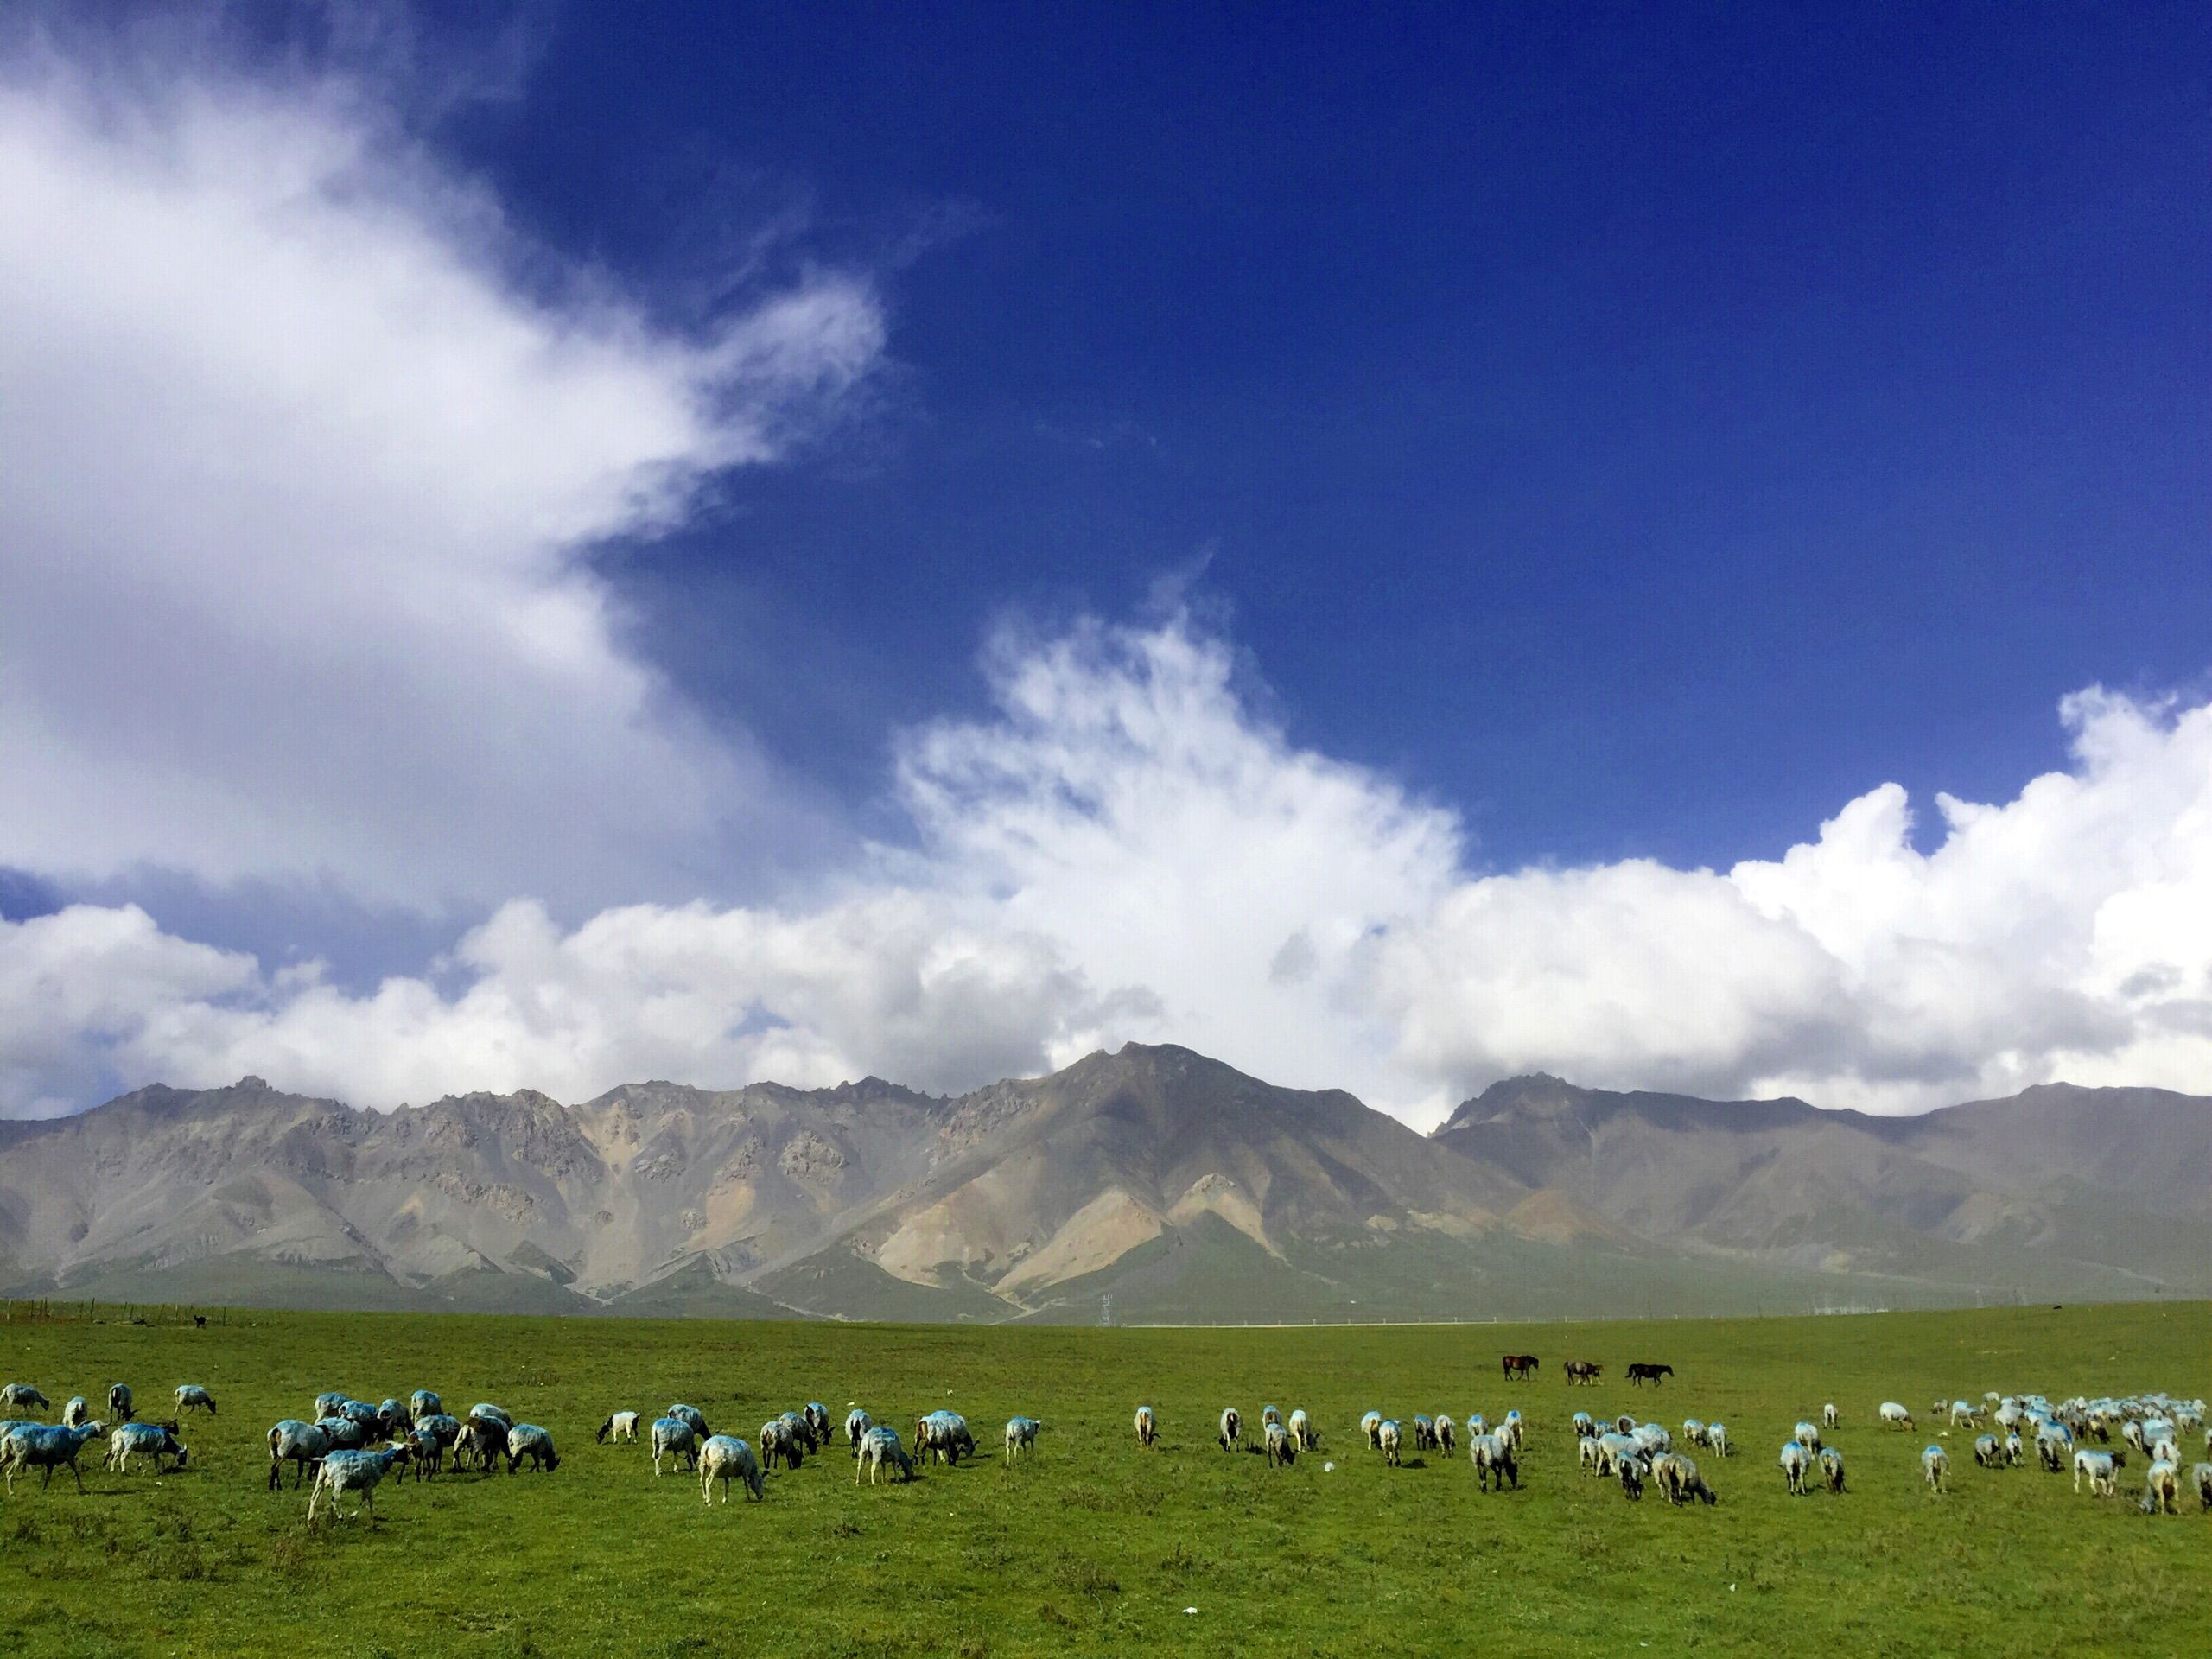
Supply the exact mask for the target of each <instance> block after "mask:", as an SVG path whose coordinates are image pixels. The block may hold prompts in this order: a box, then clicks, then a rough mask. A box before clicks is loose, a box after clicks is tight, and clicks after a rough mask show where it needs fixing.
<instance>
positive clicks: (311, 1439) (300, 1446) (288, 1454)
mask: <svg viewBox="0 0 2212 1659" xmlns="http://www.w3.org/2000/svg"><path fill="white" fill-rule="evenodd" d="M329 1450H330V1436H329V1435H327V1434H326V1433H323V1432H322V1430H321V1429H320V1428H318V1427H316V1426H315V1424H313V1423H303V1422H302V1421H300V1420H299V1419H298V1418H296V1417H287V1418H285V1419H284V1421H282V1422H280V1423H278V1424H277V1427H274V1428H272V1429H270V1431H269V1490H270V1491H272V1492H273V1491H276V1490H277V1484H278V1481H279V1478H280V1477H281V1476H282V1474H283V1467H284V1463H285V1460H286V1459H290V1460H291V1463H292V1465H293V1469H292V1484H293V1486H294V1487H295V1488H297V1487H298V1485H299V1484H300V1477H301V1476H302V1475H303V1474H305V1473H306V1472H307V1467H308V1465H309V1464H311V1463H321V1461H322V1459H323V1456H324V1454H325V1453H326V1452H328V1451H329Z"/></svg>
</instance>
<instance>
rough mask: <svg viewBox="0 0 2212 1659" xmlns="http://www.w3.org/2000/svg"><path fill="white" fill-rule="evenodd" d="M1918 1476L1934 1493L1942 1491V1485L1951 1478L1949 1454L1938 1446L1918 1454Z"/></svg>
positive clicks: (1930, 1447)
mask: <svg viewBox="0 0 2212 1659" xmlns="http://www.w3.org/2000/svg"><path fill="white" fill-rule="evenodd" d="M1920 1476H1921V1478H1922V1479H1923V1480H1925V1481H1926V1482H1927V1483H1928V1484H1929V1486H1931V1487H1933V1488H1934V1489H1935V1490H1936V1491H1939V1492H1940V1491H1942V1490H1943V1483H1944V1482H1945V1481H1947V1480H1948V1479H1949V1478H1951V1454H1950V1453H1949V1452H1946V1451H1945V1450H1944V1449H1943V1448H1942V1446H1929V1447H1928V1448H1927V1449H1926V1450H1924V1451H1923V1452H1921V1454H1920Z"/></svg>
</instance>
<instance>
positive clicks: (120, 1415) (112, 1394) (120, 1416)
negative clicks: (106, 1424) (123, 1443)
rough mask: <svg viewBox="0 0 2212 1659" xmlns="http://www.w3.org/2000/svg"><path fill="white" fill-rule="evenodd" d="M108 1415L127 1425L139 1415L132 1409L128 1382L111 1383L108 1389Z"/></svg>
mask: <svg viewBox="0 0 2212 1659" xmlns="http://www.w3.org/2000/svg"><path fill="white" fill-rule="evenodd" d="M107 1414H108V1415H109V1416H111V1417H112V1418H114V1419H115V1421H117V1422H118V1423H127V1422H129V1421H130V1420H131V1418H133V1417H134V1416H136V1415H137V1413H136V1412H135V1411H133V1410H132V1409H131V1405H130V1384H129V1383H109V1384H108V1388H107Z"/></svg>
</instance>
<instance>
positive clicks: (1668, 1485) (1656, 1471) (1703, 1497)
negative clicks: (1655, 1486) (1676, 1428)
mask: <svg viewBox="0 0 2212 1659" xmlns="http://www.w3.org/2000/svg"><path fill="white" fill-rule="evenodd" d="M1651 1477H1652V1478H1653V1479H1654V1480H1656V1481H1657V1482H1658V1483H1659V1495H1660V1496H1661V1497H1664V1498H1665V1499H1666V1500H1667V1502H1668V1503H1670V1504H1672V1505H1674V1506H1675V1508H1677V1509H1680V1508H1681V1506H1682V1505H1683V1504H1685V1503H1688V1502H1689V1501H1690V1500H1691V1499H1692V1498H1695V1499H1697V1500H1698V1501H1699V1502H1700V1503H1706V1504H1713V1503H1719V1501H1720V1495H1719V1493H1718V1492H1716V1491H1713V1488H1712V1487H1711V1486H1709V1485H1707V1484H1706V1479H1705V1477H1704V1476H1703V1475H1701V1474H1700V1473H1699V1472H1698V1467H1697V1465H1696V1464H1695V1463H1694V1461H1692V1460H1691V1459H1688V1458H1686V1457H1683V1456H1681V1454H1680V1453H1679V1452H1664V1453H1662V1455H1660V1456H1659V1457H1657V1458H1656V1459H1653V1460H1652V1464H1651Z"/></svg>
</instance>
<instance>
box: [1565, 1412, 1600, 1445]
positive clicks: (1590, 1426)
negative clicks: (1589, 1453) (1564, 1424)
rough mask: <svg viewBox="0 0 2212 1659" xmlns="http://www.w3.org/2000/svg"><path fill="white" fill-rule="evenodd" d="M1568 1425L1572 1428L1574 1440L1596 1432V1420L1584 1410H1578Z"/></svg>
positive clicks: (1583, 1438) (1587, 1436)
mask: <svg viewBox="0 0 2212 1659" xmlns="http://www.w3.org/2000/svg"><path fill="white" fill-rule="evenodd" d="M1569 1427H1572V1428H1573V1430H1574V1438H1575V1439H1576V1440H1586V1439H1588V1438H1589V1437H1590V1436H1591V1435H1592V1434H1595V1433H1597V1432H1598V1421H1597V1419H1596V1418H1594V1417H1592V1416H1591V1414H1589V1413H1588V1412H1586V1411H1578V1412H1576V1413H1575V1414H1574V1417H1573V1421H1572V1422H1571V1423H1570V1424H1569Z"/></svg>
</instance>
